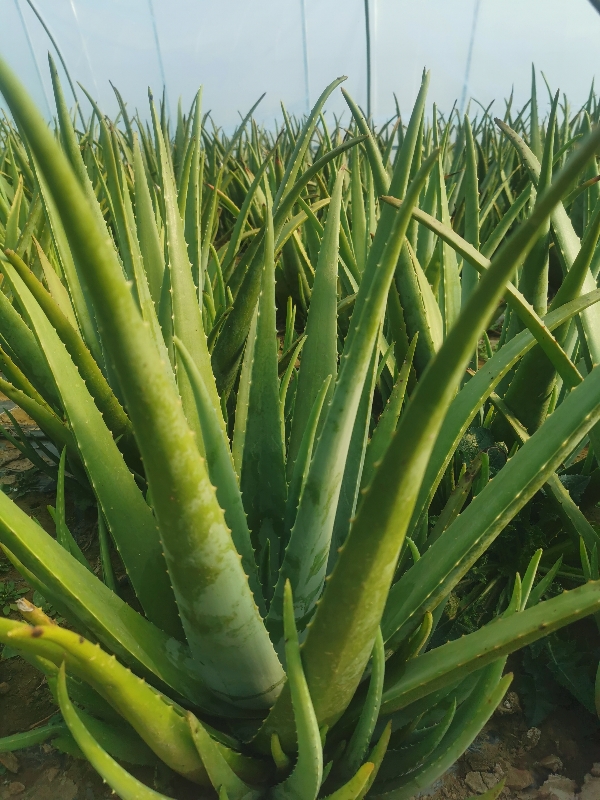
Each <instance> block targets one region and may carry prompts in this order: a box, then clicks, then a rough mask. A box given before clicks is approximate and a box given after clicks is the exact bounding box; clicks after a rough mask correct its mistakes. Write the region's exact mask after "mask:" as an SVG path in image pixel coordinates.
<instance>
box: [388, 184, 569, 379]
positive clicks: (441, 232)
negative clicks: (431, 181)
mask: <svg viewBox="0 0 600 800" xmlns="http://www.w3.org/2000/svg"><path fill="white" fill-rule="evenodd" d="M383 199H384V200H385V201H386V202H388V203H390V204H391V205H395V206H399V205H400V204H399V201H398V200H397V199H395V198H391V197H385V198H383ZM413 217H414V218H415V219H416V220H417V221H418V222H421V223H422V224H423V225H425V226H427V228H429V229H430V230H432V231H435V233H436V234H437V235H438V236H439V237H440V238H442V239H444V241H446V242H447V243H448V244H449V245H450V246H451V247H453V248H454V249H455V250H456V252H457V253H459V254H460V255H461V256H462V257H463V258H464V259H465V260H466V261H468V262H469V264H470V265H471V266H473V267H474V268H475V269H476V270H477V272H478V273H479V274H482V273H483V271H484V270H486V269H488V268H489V266H490V264H491V261H490V260H489V259H488V258H486V257H485V256H483V255H482V254H481V253H480V252H479V251H477V250H476V249H475V248H474V247H473V246H472V245H470V244H469V242H467V241H466V240H465V239H463V238H462V237H461V236H459V235H458V234H457V233H456V232H455V231H453V230H452V228H450V227H449V226H447V225H444V224H443V223H441V222H439V221H438V220H436V219H435V218H434V217H432V216H430V215H429V214H426V213H425V212H424V211H421V209H418V208H415V209H414V210H413ZM506 293H507V295H508V297H509V298H510V302H511V305H512V307H513V308H514V309H515V310H516V312H517V314H519V316H520V318H521V320H522V321H523V323H524V324H525V326H526V327H527V328H529V330H530V331H531V332H532V333H533V335H534V336H535V338H536V340H537V341H538V343H539V344H540V346H541V348H542V349H543V351H544V352H545V353H546V355H547V356H548V358H549V359H550V361H551V362H552V363H553V364H554V366H555V367H556V369H557V371H558V372H559V374H560V375H561V376H562V377H563V379H564V380H565V381H566V382H567V383H568V385H569V386H576V385H577V383H578V382H579V378H578V371H577V369H576V367H575V366H574V365H573V364H572V362H571V361H570V359H569V357H568V356H567V355H566V353H565V352H564V350H563V349H562V347H561V346H560V344H559V343H558V342H557V341H556V339H555V338H554V336H552V334H551V333H550V331H549V330H548V328H547V326H546V325H545V324H544V321H543V320H542V319H541V318H540V317H539V316H538V315H537V313H536V312H535V310H534V309H533V307H532V306H531V305H530V303H528V302H527V300H526V299H525V298H524V297H523V295H522V294H521V292H519V290H518V289H517V288H515V286H514V285H513V284H512V283H510V282H508V283H507V284H506ZM568 299H571V298H568ZM555 307H556V306H555Z"/></svg>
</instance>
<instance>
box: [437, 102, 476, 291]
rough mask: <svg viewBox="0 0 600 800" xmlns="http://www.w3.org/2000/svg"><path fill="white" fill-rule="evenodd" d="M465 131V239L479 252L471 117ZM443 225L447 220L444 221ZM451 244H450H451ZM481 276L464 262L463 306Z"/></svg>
mask: <svg viewBox="0 0 600 800" xmlns="http://www.w3.org/2000/svg"><path fill="white" fill-rule="evenodd" d="M463 124H464V131H465V139H466V147H465V160H466V169H465V189H464V191H465V239H466V241H467V242H468V243H469V244H470V245H472V246H473V247H474V248H475V250H479V183H478V180H477V153H476V150H475V142H474V140H473V130H472V128H471V122H470V120H469V117H468V116H467V115H465V118H464V123H463ZM442 223H444V224H445V223H446V220H443V219H442ZM449 244H450V243H449ZM478 280H479V275H478V273H477V270H476V269H474V268H473V265H472V264H469V263H468V262H463V268H462V273H461V292H462V305H464V304H465V303H466V301H467V300H468V298H469V296H470V295H471V294H472V292H473V290H474V288H475V285H476V283H477V281H478Z"/></svg>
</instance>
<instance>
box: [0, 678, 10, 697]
mask: <svg viewBox="0 0 600 800" xmlns="http://www.w3.org/2000/svg"><path fill="white" fill-rule="evenodd" d="M9 692H10V686H9V685H8V683H7V682H6V681H3V682H2V683H0V697H1V696H2V695H4V694H8V693H9Z"/></svg>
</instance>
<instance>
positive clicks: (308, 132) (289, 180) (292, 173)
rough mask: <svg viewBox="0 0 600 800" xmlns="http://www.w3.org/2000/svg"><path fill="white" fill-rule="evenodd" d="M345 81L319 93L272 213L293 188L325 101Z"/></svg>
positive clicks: (288, 164) (298, 140)
mask: <svg viewBox="0 0 600 800" xmlns="http://www.w3.org/2000/svg"><path fill="white" fill-rule="evenodd" d="M345 80H346V77H345V76H342V77H341V78H336V79H335V80H334V81H332V82H331V83H330V84H329V86H327V87H326V89H324V91H323V92H322V93H321V95H320V97H319V99H318V100H317V102H316V103H315V105H314V107H313V109H312V111H311V112H310V114H309V115H308V117H307V119H306V122H305V123H304V126H303V128H302V131H301V133H300V136H299V137H298V139H297V141H296V145H295V147H294V150H293V152H292V154H291V155H290V158H289V160H288V163H287V164H286V169H285V173H284V175H283V179H282V181H281V183H280V185H279V189H278V190H277V195H276V196H275V199H274V201H273V210H274V211H277V209H278V206H279V203H280V201H281V200H283V198H284V197H285V196H286V194H288V192H289V191H290V189H291V187H292V186H293V184H294V182H295V180H296V177H297V176H298V173H299V172H300V170H301V169H302V164H303V161H304V157H305V155H306V151H307V149H308V146H309V144H310V140H311V138H312V135H313V132H314V129H315V125H316V124H317V121H318V119H319V116H320V114H321V111H322V109H323V106H324V105H325V103H326V101H327V98H328V97H329V96H330V95H331V93H332V92H333V90H334V89H336V88H337V87H338V86H339V85H340V83H342V82H343V81H345Z"/></svg>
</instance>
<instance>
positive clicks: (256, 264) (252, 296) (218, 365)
mask: <svg viewBox="0 0 600 800" xmlns="http://www.w3.org/2000/svg"><path fill="white" fill-rule="evenodd" d="M361 141H362V137H361V138H356V139H349V140H348V141H346V142H343V143H342V144H340V145H339V146H338V147H335V148H334V149H333V150H331V151H329V152H327V153H325V155H324V156H322V157H321V158H319V159H317V161H315V162H314V163H313V164H312V166H310V167H309V168H308V169H307V170H306V171H305V172H304V173H303V174H302V175H301V176H300V178H298V180H297V181H296V183H295V184H294V186H293V187H292V188H291V189H290V190H289V191H288V193H287V194H286V195H285V197H284V198H283V199H282V201H281V203H280V205H279V207H278V208H277V210H276V211H275V214H274V218H273V224H274V231H275V238H276V239H278V238H279V234H280V232H281V229H282V227H283V225H284V223H285V221H286V219H287V217H288V216H289V214H290V213H291V211H292V208H293V206H294V204H295V203H296V201H297V199H298V198H299V196H300V194H301V192H302V190H303V189H304V187H305V186H306V184H307V183H308V182H309V181H310V180H312V179H313V178H315V176H316V175H318V174H319V173H320V172H321V171H322V170H323V167H325V166H326V165H327V164H328V163H329V162H330V161H332V160H334V159H335V158H336V157H337V156H339V155H341V154H342V153H344V152H345V151H346V150H348V149H349V148H351V147H354V146H355V145H357V144H358V143H359V142H361ZM261 245H262V240H261V238H260V237H255V239H254V242H253V243H252V244H251V245H250V247H249V248H248V250H247V251H246V253H245V254H244V256H243V257H242V259H241V260H240V263H239V264H238V266H237V268H236V273H235V274H234V275H233V278H232V287H233V283H235V276H236V274H237V273H238V272H239V271H240V269H241V267H242V265H243V264H244V270H243V271H242V275H241V278H240V283H239V284H238V286H239V289H238V290H237V292H236V291H234V289H233V288H232V292H233V294H234V297H235V302H234V308H233V310H232V312H231V313H230V314H229V316H228V317H227V320H226V321H225V324H224V326H223V331H222V332H221V334H220V335H219V339H218V341H217V343H216V344H215V348H214V350H213V354H212V365H213V371H214V374H215V377H216V381H217V387H218V389H219V391H220V392H221V394H223V395H228V394H229V392H230V390H231V388H232V386H233V383H234V381H235V377H236V375H237V369H238V366H239V362H240V360H241V358H242V353H243V348H244V342H245V341H246V337H247V335H248V330H249V328H250V323H251V320H252V315H253V313H254V308H255V305H256V301H257V299H258V295H259V293H260V278H261V269H262V258H261V252H260V248H261ZM245 262H246V263H245Z"/></svg>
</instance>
